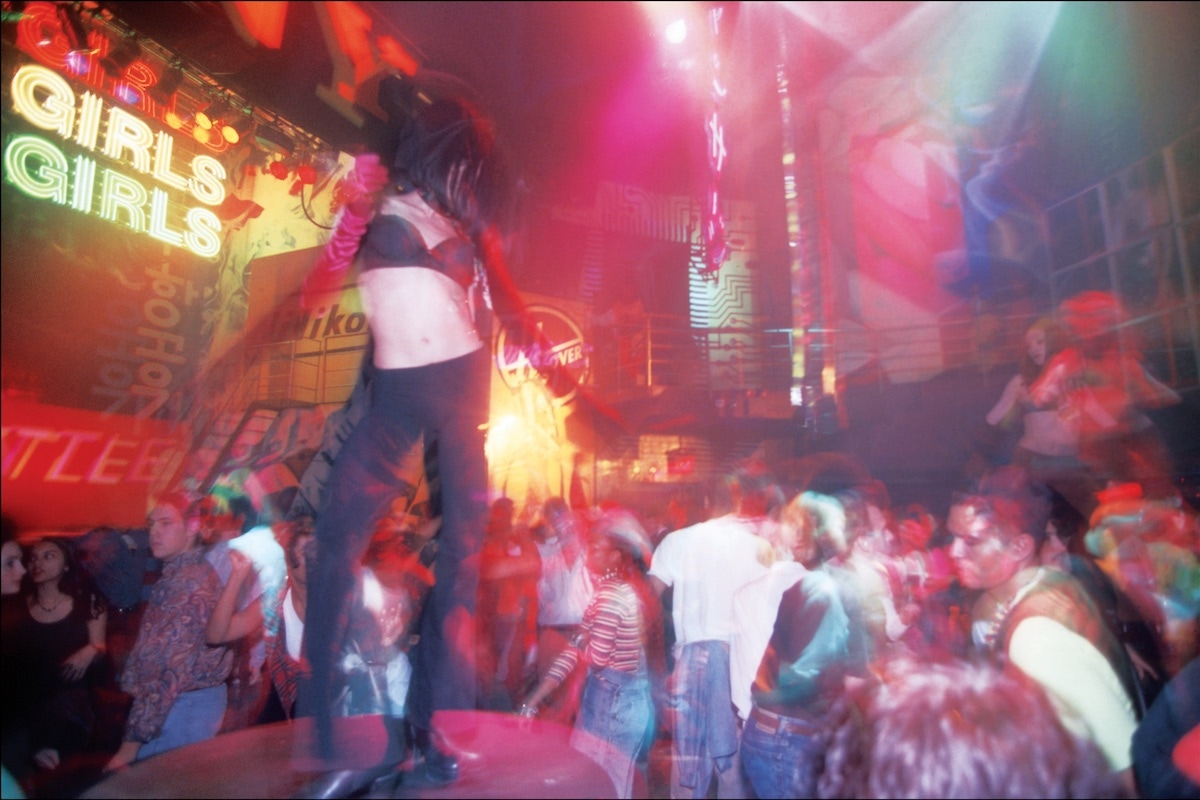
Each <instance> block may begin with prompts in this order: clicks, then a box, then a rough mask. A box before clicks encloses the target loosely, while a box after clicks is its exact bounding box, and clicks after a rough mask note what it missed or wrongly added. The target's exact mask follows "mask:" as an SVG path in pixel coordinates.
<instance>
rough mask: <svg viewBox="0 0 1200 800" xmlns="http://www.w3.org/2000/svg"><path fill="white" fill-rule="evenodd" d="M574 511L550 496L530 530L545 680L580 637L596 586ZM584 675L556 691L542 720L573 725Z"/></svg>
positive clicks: (541, 670) (569, 678) (580, 672)
mask: <svg viewBox="0 0 1200 800" xmlns="http://www.w3.org/2000/svg"><path fill="white" fill-rule="evenodd" d="M582 528H583V524H582V522H581V520H580V519H579V517H578V515H577V512H575V511H573V510H572V509H571V508H570V507H568V506H567V503H566V500H564V499H563V498H561V497H551V498H550V499H549V500H547V501H546V502H545V504H544V505H543V506H542V521H541V523H540V524H537V525H535V526H534V527H533V531H532V532H533V538H534V544H535V545H536V547H537V550H538V556H539V557H540V559H541V572H540V573H539V574H538V582H537V592H538V640H537V670H538V672H537V674H538V680H539V681H541V680H544V679H545V677H546V675H547V673H548V671H549V669H550V665H551V664H553V663H554V662H555V660H556V659H557V658H558V655H559V653H561V652H562V651H563V650H564V649H565V648H566V647H567V646H568V645H569V644H570V643H571V642H572V641H573V640H574V639H575V637H576V636H577V635H578V634H579V631H580V626H581V625H582V623H583V612H584V611H585V610H586V609H587V607H588V605H589V604H590V603H591V601H592V595H593V594H594V592H595V587H594V586H593V584H592V579H591V577H590V571H589V570H588V568H587V561H586V559H585V557H584V556H585V554H586V552H587V542H586V541H585V540H584V536H583V532H582ZM584 677H585V676H584V674H583V670H576V671H575V672H572V673H571V674H570V675H569V676H567V678H566V682H565V685H563V686H562V687H561V688H560V689H559V690H558V691H556V692H554V694H553V695H552V696H551V698H550V699H549V701H548V702H546V703H545V704H544V705H543V707H542V711H541V712H540V716H541V718H542V719H544V720H551V721H555V722H560V723H562V724H564V725H568V726H569V725H573V724H574V723H575V714H576V712H577V711H578V710H579V697H580V692H581V691H582V690H583V678H584Z"/></svg>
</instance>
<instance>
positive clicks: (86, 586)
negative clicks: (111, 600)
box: [21, 536, 104, 619]
mask: <svg viewBox="0 0 1200 800" xmlns="http://www.w3.org/2000/svg"><path fill="white" fill-rule="evenodd" d="M42 543H46V544H50V545H53V546H54V547H56V548H58V551H59V552H60V553H62V556H63V567H64V569H63V574H62V575H61V576H59V579H58V590H59V591H60V592H62V593H63V594H65V595H68V596H69V597H70V598H71V600H72V601H73V603H74V608H73V609H72V611H71V614H72V615H74V616H80V617H84V618H85V619H95V618H96V617H98V616H100V615H101V614H102V613H104V598H103V597H102V596H101V594H100V592H99V590H97V588H96V583H95V581H93V580H92V576H91V575H90V574H89V573H88V571H87V570H86V569H85V568H84V566H83V562H82V561H81V560H80V558H79V554H78V553H76V552H75V545H74V543H73V542H72V541H71V540H70V539H66V538H64V537H62V536H44V537H42V538H40V539H38V540H37V541H35V542H33V543H31V544H30V545H29V547H28V548H27V550H26V552H27V553H29V554H32V553H33V549H34V548H35V547H37V546H38V545H39V544H42ZM21 581H22V585H21V594H22V595H23V596H25V597H26V598H29V597H35V596H36V593H37V586H36V585H35V584H34V582H33V578H32V577H31V573H29V572H26V573H25V577H23V578H22V579H21ZM84 615H86V616H84Z"/></svg>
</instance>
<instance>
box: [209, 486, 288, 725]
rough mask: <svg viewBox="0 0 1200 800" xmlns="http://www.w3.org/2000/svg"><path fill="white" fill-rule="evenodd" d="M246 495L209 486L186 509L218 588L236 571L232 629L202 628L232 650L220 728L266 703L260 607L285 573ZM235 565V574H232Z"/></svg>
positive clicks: (244, 719) (270, 601)
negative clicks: (234, 625)
mask: <svg viewBox="0 0 1200 800" xmlns="http://www.w3.org/2000/svg"><path fill="white" fill-rule="evenodd" d="M257 520H258V514H257V512H256V511H255V510H254V506H253V504H252V503H251V501H250V498H249V497H248V496H247V495H246V494H245V493H244V492H242V491H240V490H238V489H235V488H233V487H231V486H228V485H217V486H214V487H213V488H212V489H211V490H210V491H209V493H208V494H207V495H205V496H204V497H203V498H201V499H200V500H199V501H198V502H197V503H196V504H195V505H194V506H193V507H192V509H191V511H190V512H189V524H195V525H197V526H198V527H199V531H200V538H201V541H202V542H203V543H204V547H205V558H206V559H208V562H209V563H210V564H212V566H213V569H215V570H216V571H217V576H218V577H219V578H220V579H221V587H222V590H226V589H228V587H229V584H230V583H231V582H232V581H233V580H234V578H235V577H236V578H237V579H238V586H237V590H236V593H234V595H233V597H232V598H231V601H232V602H233V605H234V610H236V611H238V612H239V617H238V620H239V625H238V628H237V632H236V635H234V633H233V632H231V631H230V630H228V629H226V630H217V629H216V628H215V626H213V625H212V624H211V621H210V626H209V629H208V632H207V637H208V643H209V644H211V645H218V644H223V645H227V646H228V647H229V649H230V650H231V651H232V652H233V669H232V671H231V673H230V676H229V694H228V698H227V701H226V709H225V720H224V721H223V722H222V723H221V730H222V731H223V732H231V731H235V730H241V729H242V728H245V727H247V726H248V725H250V724H251V723H253V722H254V721H255V720H256V719H257V718H258V716H259V715H260V714H261V713H262V710H263V708H264V707H265V705H266V702H267V697H268V695H269V694H270V690H271V687H270V685H269V684H268V682H267V681H266V680H265V679H264V676H263V665H264V663H265V662H266V645H265V643H264V641H263V625H262V623H263V617H264V609H265V608H266V607H269V606H272V605H274V602H275V599H276V597H277V596H278V593H279V590H280V588H281V587H282V585H283V580H284V577H285V576H286V567H285V566H284V555H283V549H282V548H281V547H280V546H279V544H278V542H276V541H275V536H274V534H273V533H272V531H271V528H270V526H268V525H258V524H257ZM235 571H236V575H235Z"/></svg>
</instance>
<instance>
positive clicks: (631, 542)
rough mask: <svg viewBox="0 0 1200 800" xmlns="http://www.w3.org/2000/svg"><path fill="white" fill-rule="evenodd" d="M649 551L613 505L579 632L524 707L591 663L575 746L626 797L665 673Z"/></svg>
mask: <svg viewBox="0 0 1200 800" xmlns="http://www.w3.org/2000/svg"><path fill="white" fill-rule="evenodd" d="M650 553H651V547H650V538H649V537H648V536H647V535H646V532H645V530H644V529H643V528H642V525H641V523H639V522H638V520H637V518H636V517H635V516H634V515H633V514H631V513H630V512H628V511H625V510H622V509H614V510H609V511H606V512H605V513H604V514H602V515H601V517H600V518H599V519H598V520H597V521H596V522H595V524H594V525H593V526H592V532H591V537H590V538H589V541H588V548H587V566H588V569H589V570H590V571H591V573H592V575H593V579H594V581H595V590H596V591H595V594H594V595H593V598H592V601H591V603H590V604H589V605H588V607H587V610H586V611H585V612H584V615H583V625H582V628H581V631H580V633H579V635H578V636H576V637H575V639H574V640H573V641H572V642H571V644H570V645H569V646H568V647H567V648H565V649H564V650H563V651H562V653H560V654H559V656H558V658H557V659H556V660H555V661H554V663H553V664H552V665H551V667H550V669H549V671H548V672H547V674H546V677H545V678H543V679H542V680H541V682H539V683H538V685H537V687H536V688H535V689H534V690H533V693H532V694H530V695H529V698H528V699H527V700H526V701H525V703H524V704H523V705H522V706H521V709H520V713H521V715H522V716H526V717H533V716H536V715H537V709H538V706H539V705H541V703H542V701H544V700H545V699H546V698H547V697H548V696H550V694H551V693H552V692H554V691H555V690H556V689H558V688H559V686H561V685H562V684H563V683H564V682H565V681H566V680H567V678H568V677H569V676H570V675H571V673H572V672H573V671H574V670H575V668H576V667H577V666H578V665H581V664H582V665H586V668H587V679H586V681H585V683H584V687H583V700H582V702H581V704H580V708H579V715H578V717H577V718H576V721H575V729H574V731H573V733H572V735H571V745H572V747H574V748H575V749H577V750H579V751H580V752H582V753H584V754H585V755H587V756H590V757H591V758H592V759H593V760H595V761H596V763H598V764H599V765H600V766H601V767H603V768H604V770H605V772H607V773H608V775H609V777H610V778H612V781H613V786H614V788H615V789H616V791H617V797H622V798H627V797H632V796H633V794H632V793H633V786H634V775H635V772H636V769H637V761H638V758H639V756H640V755H641V754H642V753H643V752H644V751H645V750H646V748H647V747H648V745H649V741H650V737H651V736H652V735H653V732H654V700H653V694H654V693H653V691H652V689H651V687H652V685H653V682H654V679H655V678H656V677H660V676H662V675H663V674H664V672H665V656H664V653H663V647H662V624H661V620H660V619H659V617H660V614H661V609H660V608H659V606H658V598H657V596H656V595H655V594H654V593H653V591H652V590H651V589H650V586H649V584H648V583H647V581H646V577H645V572H646V570H647V569H649V566H650V558H651V555H650Z"/></svg>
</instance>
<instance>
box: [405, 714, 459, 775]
mask: <svg viewBox="0 0 1200 800" xmlns="http://www.w3.org/2000/svg"><path fill="white" fill-rule="evenodd" d="M413 745H414V747H415V749H416V759H414V767H413V769H412V771H411V772H403V773H401V774H400V781H399V783H400V788H402V789H436V788H439V787H442V786H449V785H450V784H452V783H454V782H455V781H456V780H458V759H457V758H455V757H454V755H452V754H451V753H447V752H446V751H445V750H442V749H441V748H439V747H438V746H437V742H436V741H435V737H434V735H433V732H432V731H428V730H425V729H424V728H420V727H417V726H413Z"/></svg>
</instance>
